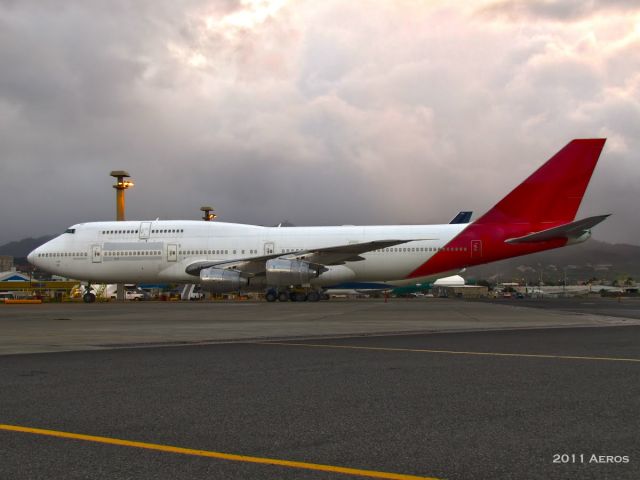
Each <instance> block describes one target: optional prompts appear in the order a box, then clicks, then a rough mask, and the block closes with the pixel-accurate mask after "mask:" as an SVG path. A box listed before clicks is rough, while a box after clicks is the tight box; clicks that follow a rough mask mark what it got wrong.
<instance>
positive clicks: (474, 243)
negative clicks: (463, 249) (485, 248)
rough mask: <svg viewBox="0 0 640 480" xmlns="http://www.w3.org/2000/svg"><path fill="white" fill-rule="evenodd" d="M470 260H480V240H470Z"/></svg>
mask: <svg viewBox="0 0 640 480" xmlns="http://www.w3.org/2000/svg"><path fill="white" fill-rule="evenodd" d="M471 258H482V240H471Z"/></svg>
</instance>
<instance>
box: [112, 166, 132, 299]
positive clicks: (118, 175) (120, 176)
mask: <svg viewBox="0 0 640 480" xmlns="http://www.w3.org/2000/svg"><path fill="white" fill-rule="evenodd" d="M109 175H111V176H112V177H114V178H115V179H116V184H115V185H114V186H113V188H115V189H116V220H117V221H118V222H123V221H124V217H125V203H124V191H125V190H126V189H128V188H131V187H133V185H134V183H133V181H131V180H125V179H128V178H131V176H130V175H129V174H128V173H127V172H125V171H124V170H113V171H112V172H111V173H110V174H109ZM116 300H118V301H119V302H121V301H124V284H122V283H118V284H117V286H116Z"/></svg>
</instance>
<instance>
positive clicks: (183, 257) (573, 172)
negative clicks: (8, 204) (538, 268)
mask: <svg viewBox="0 0 640 480" xmlns="http://www.w3.org/2000/svg"><path fill="white" fill-rule="evenodd" d="M604 143H605V139H582V140H573V141H571V142H569V143H568V144H567V145H566V146H565V147H564V148H563V149H562V150H560V151H559V152H558V153H557V154H556V155H554V156H553V157H552V158H551V159H550V160H548V161H547V162H546V163H545V164H544V165H543V166H542V167H540V168H539V169H538V170H537V171H536V172H534V173H533V174H532V175H531V176H529V178H527V179H526V180H525V181H524V182H522V183H521V184H520V185H519V186H517V187H516V188H515V189H514V190H513V191H512V192H511V193H509V194H508V195H507V196H506V197H504V198H503V199H502V200H501V201H499V202H498V203H497V204H496V205H495V206H494V207H493V208H491V209H490V210H489V211H488V212H487V213H485V214H484V215H483V216H481V217H480V218H478V219H477V220H476V221H474V222H472V223H450V224H444V225H389V226H339V227H292V228H277V227H260V226H254V225H241V224H233V223H222V222H203V221H188V220H162V221H160V220H156V221H124V222H91V223H80V224H77V225H74V226H72V227H70V228H68V229H67V230H66V232H65V233H63V234H62V235H60V236H58V237H56V238H54V239H53V240H51V241H49V242H47V243H45V244H44V245H42V246H41V247H39V248H37V249H36V250H34V251H33V252H31V253H30V254H29V257H28V259H29V262H31V263H32V264H33V265H35V266H37V267H39V268H41V269H43V270H47V271H49V272H52V273H55V274H57V275H63V276H66V277H70V278H75V279H80V280H86V281H88V282H89V283H91V282H101V283H140V282H146V283H159V282H160V283H167V282H173V283H200V284H202V286H203V288H206V289H208V290H211V291H213V292H231V291H238V290H266V292H267V293H266V298H267V300H268V301H274V300H276V299H280V300H282V301H285V300H288V299H292V300H304V299H308V300H311V301H316V300H318V299H319V298H320V295H321V293H322V289H323V287H327V286H330V285H336V284H340V283H344V282H385V283H388V284H394V285H402V284H407V283H417V282H423V281H427V280H429V279H433V278H436V276H438V277H442V276H446V274H447V273H448V272H451V273H456V272H459V271H460V270H462V269H464V268H466V267H470V266H472V265H478V264H482V263H488V262H493V261H496V260H501V259H504V258H509V257H515V256H518V255H526V254H529V253H534V252H540V251H543V250H548V249H552V248H558V247H563V246H565V245H569V244H573V243H578V242H582V241H584V240H586V239H587V238H589V236H590V234H591V228H592V227H594V226H595V225H597V224H598V223H600V222H601V221H603V220H604V219H605V218H606V217H607V216H608V215H599V216H595V217H590V218H585V219H582V220H577V221H575V215H576V212H577V210H578V207H579V206H580V202H581V201H582V197H583V195H584V192H585V190H586V188H587V185H588V183H589V179H590V178H591V175H592V173H593V169H594V168H595V165H596V163H597V161H598V158H599V156H600V153H601V151H602V148H603V146H604ZM296 287H301V288H305V289H306V292H307V293H306V294H302V293H300V292H299V289H298V288H296ZM84 299H85V301H87V302H91V301H93V300H95V296H94V295H93V293H92V292H91V290H90V289H88V290H87V293H85V295H84Z"/></svg>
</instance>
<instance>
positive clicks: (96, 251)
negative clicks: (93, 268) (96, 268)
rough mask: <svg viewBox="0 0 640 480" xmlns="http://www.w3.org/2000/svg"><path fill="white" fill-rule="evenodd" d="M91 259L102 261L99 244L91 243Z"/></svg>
mask: <svg viewBox="0 0 640 480" xmlns="http://www.w3.org/2000/svg"><path fill="white" fill-rule="evenodd" d="M91 261H92V262H93V263H102V247H101V246H100V245H91Z"/></svg>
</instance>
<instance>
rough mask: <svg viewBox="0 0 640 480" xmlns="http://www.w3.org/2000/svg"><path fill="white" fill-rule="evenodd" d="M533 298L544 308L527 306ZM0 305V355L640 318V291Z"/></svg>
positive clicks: (620, 322)
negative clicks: (623, 296) (550, 296)
mask: <svg viewBox="0 0 640 480" xmlns="http://www.w3.org/2000/svg"><path fill="white" fill-rule="evenodd" d="M524 305H527V307H530V306H535V307H538V308H542V309H544V310H545V311H544V312H541V311H540V310H539V309H538V308H525V307H524ZM568 305H569V306H567V300H559V299H556V300H552V301H550V300H529V301H522V300H515V299H513V300H501V301H494V302H469V301H459V300H450V299H440V298H422V299H416V298H411V299H391V300H390V301H389V302H387V303H385V302H384V300H357V301H344V300H331V301H328V302H319V303H297V302H287V303H278V302H276V303H273V304H270V303H266V302H249V301H241V302H202V301H201V302H123V303H116V302H111V303H94V304H84V303H59V304H55V303H52V304H42V305H0V329H1V330H0V331H1V332H2V334H1V338H0V355H3V354H14V353H44V352H59V351H75V350H102V349H110V348H115V347H133V346H153V345H170V344H181V343H184V344H193V343H215V342H230V341H247V340H260V339H277V338H316V337H335V336H353V335H380V334H387V335H389V334H398V333H410V332H414V333H425V332H447V331H471V330H490V329H513V328H557V327H563V326H565V327H567V326H576V327H578V326H615V325H632V324H637V325H640V300H627V301H625V302H624V303H622V302H621V303H618V302H617V301H616V300H615V299H590V300H584V301H569V304H568Z"/></svg>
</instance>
